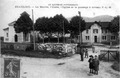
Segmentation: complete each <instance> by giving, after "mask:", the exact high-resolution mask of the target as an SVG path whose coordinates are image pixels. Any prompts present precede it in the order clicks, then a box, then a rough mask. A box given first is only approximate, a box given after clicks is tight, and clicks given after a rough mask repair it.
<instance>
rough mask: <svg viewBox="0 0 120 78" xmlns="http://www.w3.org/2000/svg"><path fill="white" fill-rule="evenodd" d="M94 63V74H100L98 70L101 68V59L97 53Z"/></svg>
mask: <svg viewBox="0 0 120 78" xmlns="http://www.w3.org/2000/svg"><path fill="white" fill-rule="evenodd" d="M93 65H94V70H95V72H94V74H96V75H98V70H99V59H98V57H97V55H95V58H94V61H93Z"/></svg>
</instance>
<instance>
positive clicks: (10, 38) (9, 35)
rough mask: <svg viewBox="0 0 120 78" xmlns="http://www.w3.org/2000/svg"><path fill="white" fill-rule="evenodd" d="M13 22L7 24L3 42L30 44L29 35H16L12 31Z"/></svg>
mask: <svg viewBox="0 0 120 78" xmlns="http://www.w3.org/2000/svg"><path fill="white" fill-rule="evenodd" d="M14 24H15V21H13V22H11V23H9V24H8V27H7V28H5V29H3V30H4V42H20V43H22V42H30V33H28V34H26V36H25V34H24V33H23V32H21V33H16V32H15V29H14Z"/></svg>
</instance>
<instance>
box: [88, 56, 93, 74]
mask: <svg viewBox="0 0 120 78" xmlns="http://www.w3.org/2000/svg"><path fill="white" fill-rule="evenodd" d="M88 62H89V68H90V73H93V71H94V67H93V56H92V55H90V59H89V60H88Z"/></svg>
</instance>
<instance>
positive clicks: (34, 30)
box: [32, 9, 35, 50]
mask: <svg viewBox="0 0 120 78" xmlns="http://www.w3.org/2000/svg"><path fill="white" fill-rule="evenodd" d="M32 21H33V44H34V50H35V28H34V14H33V9H32Z"/></svg>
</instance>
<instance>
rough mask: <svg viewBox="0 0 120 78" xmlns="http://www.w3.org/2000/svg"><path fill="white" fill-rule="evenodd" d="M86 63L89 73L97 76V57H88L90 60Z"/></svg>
mask: <svg viewBox="0 0 120 78" xmlns="http://www.w3.org/2000/svg"><path fill="white" fill-rule="evenodd" d="M88 62H89V68H90V73H92V74H95V75H98V70H99V60H98V57H97V55H95V56H92V55H90V59H89V60H88Z"/></svg>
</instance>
